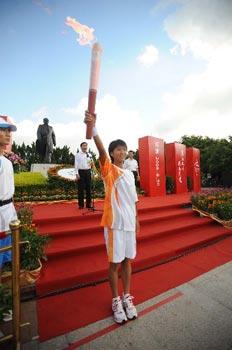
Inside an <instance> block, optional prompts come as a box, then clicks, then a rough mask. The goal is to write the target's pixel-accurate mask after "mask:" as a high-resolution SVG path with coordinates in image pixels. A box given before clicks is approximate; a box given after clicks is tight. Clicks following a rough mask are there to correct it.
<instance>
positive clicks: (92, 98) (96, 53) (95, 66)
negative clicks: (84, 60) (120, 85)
mask: <svg viewBox="0 0 232 350" xmlns="http://www.w3.org/2000/svg"><path fill="white" fill-rule="evenodd" d="M101 54H102V48H101V46H100V44H99V43H95V44H94V45H93V47H92V58H91V71H90V83H89V100H88V112H89V113H91V114H94V112H95V104H96V97H97V87H98V80H99V72H100V64H101ZM93 126H94V122H91V123H88V124H87V126H86V139H91V138H92V129H93Z"/></svg>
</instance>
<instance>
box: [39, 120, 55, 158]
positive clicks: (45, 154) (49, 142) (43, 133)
mask: <svg viewBox="0 0 232 350" xmlns="http://www.w3.org/2000/svg"><path fill="white" fill-rule="evenodd" d="M48 123H49V120H48V118H44V119H43V124H42V125H39V127H38V130H37V141H36V150H37V152H38V153H39V155H40V158H41V161H43V162H44V163H51V160H52V152H53V146H56V136H55V133H54V130H53V128H52V127H51V126H49V125H48Z"/></svg>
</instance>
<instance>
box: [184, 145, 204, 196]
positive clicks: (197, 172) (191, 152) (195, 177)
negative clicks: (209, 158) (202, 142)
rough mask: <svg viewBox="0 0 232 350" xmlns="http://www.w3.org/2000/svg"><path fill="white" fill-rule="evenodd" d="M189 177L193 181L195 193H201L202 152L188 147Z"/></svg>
mask: <svg viewBox="0 0 232 350" xmlns="http://www.w3.org/2000/svg"><path fill="white" fill-rule="evenodd" d="M186 151H187V153H186V156H187V176H189V177H190V179H191V184H192V188H191V190H192V191H194V192H200V191H201V169H200V150H199V149H198V148H195V147H187V150H186Z"/></svg>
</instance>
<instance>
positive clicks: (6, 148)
mask: <svg viewBox="0 0 232 350" xmlns="http://www.w3.org/2000/svg"><path fill="white" fill-rule="evenodd" d="M0 117H2V118H3V119H5V120H6V121H7V122H10V123H11V119H10V118H9V117H8V116H7V115H1V116H0ZM11 148H12V134H11V136H10V143H9V145H7V146H5V151H6V152H11Z"/></svg>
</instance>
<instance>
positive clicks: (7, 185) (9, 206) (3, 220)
mask: <svg viewBox="0 0 232 350" xmlns="http://www.w3.org/2000/svg"><path fill="white" fill-rule="evenodd" d="M12 131H16V126H15V125H13V124H11V123H9V122H7V121H6V120H4V118H2V117H0V248H3V247H5V246H9V245H11V236H10V235H7V233H8V231H9V229H10V228H9V224H10V222H11V221H12V220H15V219H17V214H16V211H15V208H14V204H13V198H12V197H13V195H14V171H13V166H12V163H11V161H9V160H8V159H7V158H6V157H4V155H3V154H4V150H5V147H6V146H7V145H8V144H9V143H10V136H11V132H12ZM10 260H11V251H6V252H3V253H0V281H1V268H2V266H3V265H4V264H5V263H6V262H8V261H10Z"/></svg>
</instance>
